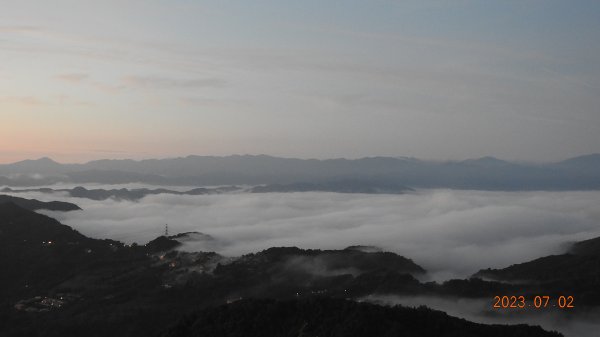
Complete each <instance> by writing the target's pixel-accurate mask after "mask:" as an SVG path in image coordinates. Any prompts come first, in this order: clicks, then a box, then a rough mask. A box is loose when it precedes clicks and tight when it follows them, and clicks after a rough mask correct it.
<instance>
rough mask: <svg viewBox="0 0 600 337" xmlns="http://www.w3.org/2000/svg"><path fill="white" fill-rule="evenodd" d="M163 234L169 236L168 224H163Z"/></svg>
mask: <svg viewBox="0 0 600 337" xmlns="http://www.w3.org/2000/svg"><path fill="white" fill-rule="evenodd" d="M165 236H169V224H165Z"/></svg>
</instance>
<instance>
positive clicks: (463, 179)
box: [0, 154, 600, 190]
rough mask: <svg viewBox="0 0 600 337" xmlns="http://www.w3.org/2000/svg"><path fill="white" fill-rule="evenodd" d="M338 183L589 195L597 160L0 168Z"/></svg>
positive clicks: (56, 177) (186, 179)
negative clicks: (562, 191)
mask: <svg viewBox="0 0 600 337" xmlns="http://www.w3.org/2000/svg"><path fill="white" fill-rule="evenodd" d="M344 180H345V181H349V180H360V181H370V182H371V183H372V184H378V185H380V186H384V185H389V186H406V187H409V188H454V189H480V190H597V189H600V154H591V155H586V156H580V157H575V158H570V159H567V160H564V161H560V162H555V163H546V164H531V163H517V162H509V161H503V160H500V159H496V158H492V157H483V158H479V159H469V160H464V161H446V162H436V161H425V160H419V159H414V158H394V157H368V158H361V159H351V160H350V159H326V160H317V159H293V158H277V157H271V156H266V155H257V156H252V155H243V156H240V155H235V156H227V157H212V156H188V157H183V158H172V159H148V160H140V161H135V160H128V159H125V160H97V161H91V162H88V163H85V164H60V163H57V162H55V161H53V160H51V159H49V158H42V159H38V160H25V161H21V162H17V163H13V164H5V165H0V185H5V186H42V185H50V184H54V183H58V182H65V183H75V184H84V183H102V184H120V183H146V184H157V185H188V186H190V185H195V186H210V185H239V184H242V185H275V186H279V187H277V188H279V189H281V188H282V187H281V185H290V184H299V183H302V184H313V185H315V186H317V185H323V184H324V183H327V184H329V182H331V181H344ZM296 187H298V186H296ZM313 187H314V186H313ZM300 188H304V187H302V186H300Z"/></svg>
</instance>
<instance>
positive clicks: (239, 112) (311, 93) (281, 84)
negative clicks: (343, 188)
mask: <svg viewBox="0 0 600 337" xmlns="http://www.w3.org/2000/svg"><path fill="white" fill-rule="evenodd" d="M599 60H600V2H598V1H566V0H565V1H550V0H544V1H542V0H531V1H469V0H457V1H421V0H419V1H400V0H369V1H366V0H365V1H353V0H343V1H323V0H320V1H313V0H302V1H281V0H280V1H262V0H252V1H249V0H248V1H222V0H221V1H192V0H178V1H176V0H168V1H167V0H163V1H159V0H143V1H142V0H139V1H138V0H131V1H124V0H120V1H115V0H103V1H94V2H92V1H80V0H73V1H67V0H53V1H45V0H40V1H27V0H16V1H13V0H0V117H1V118H0V162H12V161H16V160H21V159H25V158H37V157H41V156H50V157H52V158H54V159H56V160H59V161H62V162H81V161H87V160H90V159H97V158H126V157H128V158H137V159H139V158H151V157H173V156H183V155H188V154H198V155H228V154H246V153H249V154H261V153H264V154H270V155H277V156H287V157H301V158H308V157H313V158H327V157H348V158H356V157H363V156H375V155H387V156H414V157H419V158H429V159H464V158H472V157H479V156H484V155H493V156H497V157H500V158H503V159H513V160H525V161H554V160H560V159H564V158H567V157H571V156H576V155H580V154H586V153H594V152H600V62H599Z"/></svg>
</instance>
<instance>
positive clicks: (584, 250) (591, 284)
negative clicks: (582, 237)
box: [474, 238, 600, 306]
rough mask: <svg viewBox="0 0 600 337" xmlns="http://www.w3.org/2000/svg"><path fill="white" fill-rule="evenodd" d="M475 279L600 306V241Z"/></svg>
mask: <svg viewBox="0 0 600 337" xmlns="http://www.w3.org/2000/svg"><path fill="white" fill-rule="evenodd" d="M474 276H475V277H482V278H486V279H491V280H496V281H501V282H512V283H519V284H520V285H521V286H522V287H523V288H526V289H530V292H532V293H533V292H537V293H544V294H547V295H556V296H559V295H572V296H574V297H575V298H576V299H577V302H578V304H580V305H582V304H586V305H595V306H598V305H600V238H594V239H590V240H586V241H581V242H577V243H575V244H574V245H573V246H572V247H571V249H570V250H569V251H568V252H567V253H566V254H560V255H551V256H546V257H542V258H538V259H535V260H533V261H529V262H525V263H519V264H515V265H512V266H509V267H507V268H503V269H484V270H480V271H479V272H477V273H476V274H475V275H474Z"/></svg>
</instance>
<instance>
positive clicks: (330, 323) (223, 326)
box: [162, 297, 561, 337]
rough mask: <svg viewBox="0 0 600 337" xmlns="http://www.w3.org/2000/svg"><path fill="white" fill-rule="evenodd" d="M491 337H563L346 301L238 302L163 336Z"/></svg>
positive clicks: (428, 311)
mask: <svg viewBox="0 0 600 337" xmlns="http://www.w3.org/2000/svg"><path fill="white" fill-rule="evenodd" d="M192 336H203V337H217V336H219V337H259V336H260V337H275V336H305V337H316V336H329V337H350V336H352V337H372V336H406V337H409V336H411V337H412V336H414V337H451V336H452V337H454V336H461V337H481V336H486V337H495V336H499V337H500V336H501V337H506V336H511V337H526V336H531V337H533V336H548V337H551V336H553V337H558V336H561V335H560V334H558V333H556V332H547V331H544V330H543V329H542V328H540V327H531V326H526V325H518V326H508V325H484V324H477V323H472V322H468V321H466V320H463V319H458V318H455V317H451V316H448V315H446V314H445V313H443V312H441V311H435V310H431V309H428V308H424V307H420V308H404V307H399V306H396V307H382V306H378V305H374V304H368V303H358V302H354V301H348V300H344V299H331V298H323V297H317V298H311V299H305V300H287V301H276V300H240V301H237V302H234V303H231V304H228V305H223V306H219V307H216V308H210V309H205V310H202V311H199V312H197V313H195V314H193V315H190V316H188V317H186V318H185V319H182V320H181V321H180V322H178V324H176V325H175V326H173V327H171V328H170V329H169V330H168V331H167V332H166V333H164V334H163V335H162V337H192Z"/></svg>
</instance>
